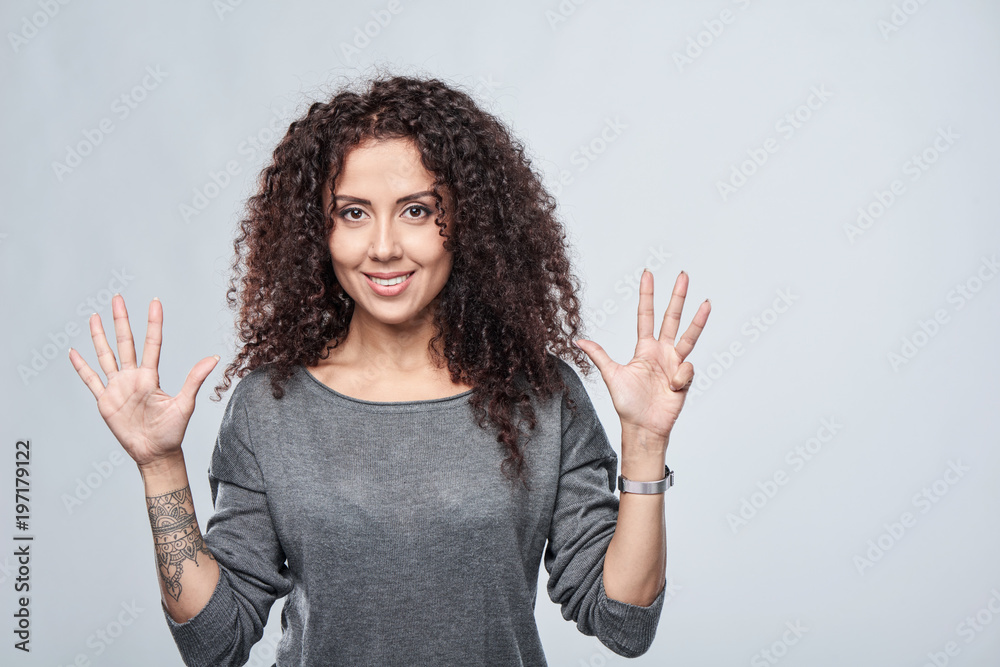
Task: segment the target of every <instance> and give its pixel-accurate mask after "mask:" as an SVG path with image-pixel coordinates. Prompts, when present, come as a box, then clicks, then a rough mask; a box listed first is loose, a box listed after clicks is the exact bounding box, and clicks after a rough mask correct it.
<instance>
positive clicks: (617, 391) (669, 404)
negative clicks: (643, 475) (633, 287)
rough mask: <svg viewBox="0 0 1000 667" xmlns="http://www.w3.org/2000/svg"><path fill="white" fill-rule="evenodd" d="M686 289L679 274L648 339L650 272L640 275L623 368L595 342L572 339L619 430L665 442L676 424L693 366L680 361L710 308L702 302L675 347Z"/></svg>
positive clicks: (684, 279) (650, 326)
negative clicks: (633, 337) (633, 331)
mask: <svg viewBox="0 0 1000 667" xmlns="http://www.w3.org/2000/svg"><path fill="white" fill-rule="evenodd" d="M687 288H688V275H687V273H685V272H683V271H682V272H681V273H680V275H678V276H677V281H676V282H675V283H674V291H673V294H671V296H670V303H669V304H667V311H666V312H665V313H664V314H663V323H662V324H661V325H660V337H659V338H658V339H657V338H654V337H653V314H654V311H653V274H652V273H650V272H649V271H643V273H642V278H641V279H640V281H639V312H638V334H639V340H638V342H637V343H636V345H635V354H634V355H633V357H632V360H631V361H630V362H628V363H627V364H625V365H624V366H623V365H621V364H617V363H615V362H614V361H613V360H612V359H611V357H609V356H608V355H607V353H606V352H605V351H604V348H602V347H601V346H600V345H598V344H597V343H595V342H593V341H589V340H579V341H577V345H578V347H580V349H582V350H583V351H584V352H586V354H587V356H588V357H590V359H591V361H593V362H594V365H595V366H597V369H598V370H599V371H600V372H601V377H602V378H603V379H604V383H605V384H606V385H607V386H608V391H609V392H610V394H611V400H612V402H613V403H614V406H615V410H616V411H617V412H618V416H619V417H620V418H621V421H622V426H623V427H624V426H634V427H638V428H641V429H645V430H646V431H649V432H651V433H654V434H656V435H657V436H661V437H663V438H667V436H668V435H669V434H670V430H671V429H672V428H673V426H674V422H676V421H677V417H678V415H679V414H680V411H681V407H682V406H683V405H684V399H685V397H686V396H687V392H688V389H689V388H690V386H691V381H692V380H693V379H694V366H693V365H692V364H691V363H690V362H688V361H684V359H685V358H686V357H687V356H688V355H689V354H690V353H691V350H693V349H694V344H695V343H696V342H697V340H698V336H699V335H701V332H702V329H704V328H705V323H706V322H707V321H708V314H709V312H711V310H712V305H711V303H710V302H709V301H708V300H707V299H706V300H705V301H704V302H702V304H701V305H700V306H699V307H698V311H697V312H696V313H695V315H694V319H693V320H692V322H691V325H690V326H689V327H688V328H687V331H685V332H684V335H683V336H681V339H680V341H678V342H677V343H676V344H675V343H674V339H675V338H676V337H677V329H678V327H679V325H680V321H681V310H682V309H683V308H684V298H685V297H686V296H687Z"/></svg>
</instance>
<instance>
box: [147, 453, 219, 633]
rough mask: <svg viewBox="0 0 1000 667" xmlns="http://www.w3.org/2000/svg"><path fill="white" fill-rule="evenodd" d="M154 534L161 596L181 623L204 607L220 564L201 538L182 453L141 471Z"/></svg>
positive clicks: (211, 591) (212, 589)
mask: <svg viewBox="0 0 1000 667" xmlns="http://www.w3.org/2000/svg"><path fill="white" fill-rule="evenodd" d="M139 472H140V474H141V475H142V480H143V484H144V486H145V491H146V510H147V512H148V513H149V523H150V527H151V529H152V532H153V546H154V551H155V557H156V567H157V571H158V573H159V581H160V596H161V597H162V599H163V603H164V605H165V606H166V608H167V611H168V612H169V613H170V617H171V618H173V619H174V620H175V621H177V622H178V623H184V622H186V621H188V620H189V619H191V618H192V617H194V616H195V615H196V614H197V613H198V612H199V611H201V610H202V608H204V606H205V605H206V604H207V603H208V601H209V599H210V598H211V597H212V593H213V592H214V591H215V587H216V584H217V583H218V581H219V566H218V563H216V561H215V557H214V556H213V555H212V552H211V551H209V549H208V547H207V546H206V545H205V542H204V540H203V539H202V534H201V529H200V528H199V527H198V520H197V517H196V516H195V510H194V500H193V498H192V496H191V487H190V485H189V483H188V477H187V468H186V466H185V464H184V457H183V454H179V455H178V456H177V457H175V458H172V459H170V460H168V461H163V462H161V463H159V464H157V465H155V466H146V467H141V468H140V469H139Z"/></svg>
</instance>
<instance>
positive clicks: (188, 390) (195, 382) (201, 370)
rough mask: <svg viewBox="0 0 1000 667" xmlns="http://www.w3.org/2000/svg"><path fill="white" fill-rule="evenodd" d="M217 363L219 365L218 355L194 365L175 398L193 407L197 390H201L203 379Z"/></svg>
mask: <svg viewBox="0 0 1000 667" xmlns="http://www.w3.org/2000/svg"><path fill="white" fill-rule="evenodd" d="M217 363H219V355H215V356H212V357H205V358H204V359H202V360H201V361H199V362H198V363H196V364H195V365H194V367H193V368H192V369H191V371H190V372H189V373H188V375H187V379H186V380H184V386H183V387H181V391H180V393H179V394H177V397H178V398H181V397H183V399H184V402H186V403H187V404H188V405H194V399H195V396H197V395H198V389H200V388H201V385H202V383H203V382H204V381H205V378H207V377H208V374H209V373H211V372H212V369H213V368H215V365H216V364H217Z"/></svg>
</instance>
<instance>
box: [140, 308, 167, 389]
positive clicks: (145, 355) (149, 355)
mask: <svg viewBox="0 0 1000 667" xmlns="http://www.w3.org/2000/svg"><path fill="white" fill-rule="evenodd" d="M162 344H163V304H162V303H160V300H159V299H157V298H156V297H153V300H152V301H151V302H150V304H149V319H148V320H147V321H146V340H145V341H144V342H143V344H142V367H143V368H151V369H153V370H154V371H155V370H156V367H157V365H158V364H159V363H160V347H161V345H162Z"/></svg>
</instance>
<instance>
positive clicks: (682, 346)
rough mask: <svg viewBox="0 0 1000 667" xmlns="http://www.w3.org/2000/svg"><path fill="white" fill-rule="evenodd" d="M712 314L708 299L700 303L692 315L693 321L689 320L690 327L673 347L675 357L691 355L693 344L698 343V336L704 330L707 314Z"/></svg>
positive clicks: (710, 303)
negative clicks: (675, 352)
mask: <svg viewBox="0 0 1000 667" xmlns="http://www.w3.org/2000/svg"><path fill="white" fill-rule="evenodd" d="M710 312H712V302H711V301H709V300H708V299H705V300H704V301H702V303H701V305H700V306H698V312H697V313H695V314H694V319H693V320H691V326H689V327H688V328H687V331H685V332H684V335H683V336H681V339H680V340H679V341H678V342H677V345H676V346H674V349H675V350H676V351H677V356H679V357H680V358H681V359H685V358H687V356H688V355H689V354H691V350H693V349H694V344H695V343H697V342H698V336H700V335H701V332H702V331H703V330H704V329H705V323H706V322H708V314H709V313H710Z"/></svg>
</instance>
